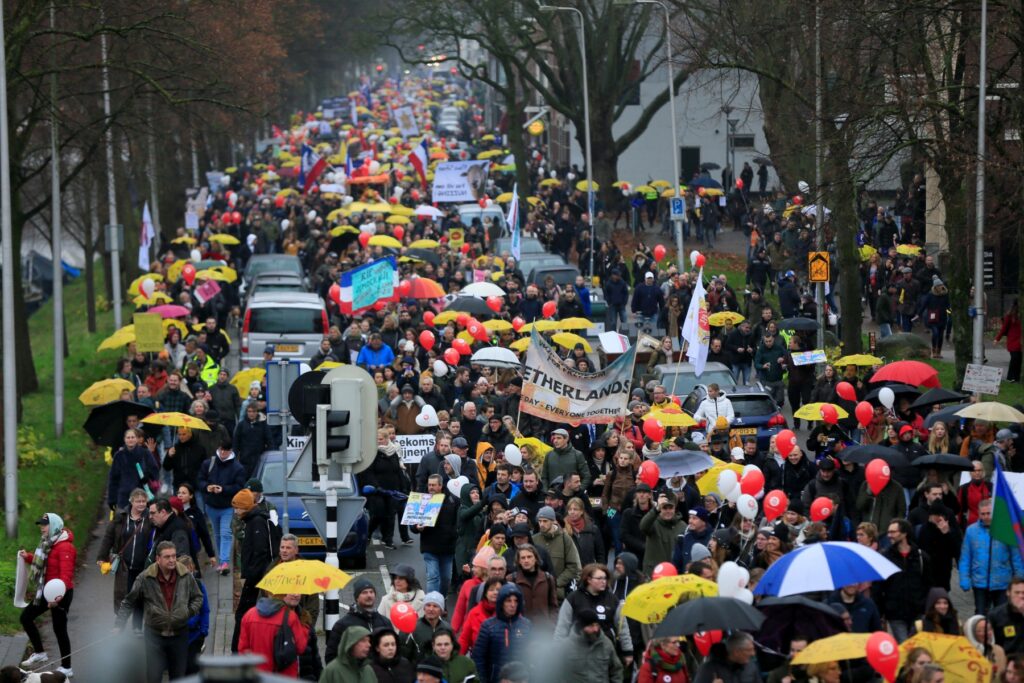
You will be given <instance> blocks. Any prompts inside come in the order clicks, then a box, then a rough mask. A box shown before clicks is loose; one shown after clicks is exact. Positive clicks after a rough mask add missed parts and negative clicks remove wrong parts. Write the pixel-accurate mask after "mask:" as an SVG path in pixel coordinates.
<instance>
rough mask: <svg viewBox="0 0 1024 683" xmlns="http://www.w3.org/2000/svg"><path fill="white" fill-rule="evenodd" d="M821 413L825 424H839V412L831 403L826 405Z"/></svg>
mask: <svg viewBox="0 0 1024 683" xmlns="http://www.w3.org/2000/svg"><path fill="white" fill-rule="evenodd" d="M818 412H820V413H821V419H822V420H824V421H825V424H830V425H834V424H836V423H837V422H839V411H838V410H836V407H835V406H834V405H832V404H831V403H826V404H825V405H823V406H822V407H821V409H820V410H819V411H818Z"/></svg>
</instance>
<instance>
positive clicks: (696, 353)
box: [682, 268, 711, 377]
mask: <svg viewBox="0 0 1024 683" xmlns="http://www.w3.org/2000/svg"><path fill="white" fill-rule="evenodd" d="M682 334H683V341H685V342H686V344H687V347H686V357H687V359H688V360H689V361H690V362H691V363H693V372H694V374H695V375H697V377H700V375H701V373H702V372H704V366H705V365H706V364H707V362H708V346H710V344H711V325H710V324H709V323H708V300H707V297H706V296H705V291H704V269H703V268H701V269H700V272H699V273H698V274H697V284H696V286H695V287H694V289H693V298H691V299H690V307H689V308H688V309H687V310H686V320H685V321H684V322H683V332H682Z"/></svg>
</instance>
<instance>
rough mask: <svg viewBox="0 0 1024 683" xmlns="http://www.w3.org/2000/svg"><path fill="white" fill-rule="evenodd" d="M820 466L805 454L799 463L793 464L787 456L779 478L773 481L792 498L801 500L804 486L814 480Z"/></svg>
mask: <svg viewBox="0 0 1024 683" xmlns="http://www.w3.org/2000/svg"><path fill="white" fill-rule="evenodd" d="M817 473H818V468H817V467H816V466H815V465H814V463H813V462H811V460H810V459H809V458H808V457H807V456H806V455H804V456H803V457H801V458H800V460H799V462H797V464H795V465H794V464H793V463H791V462H790V461H789V458H786V459H785V461H784V462H783V463H782V466H781V467H780V468H779V480H778V482H773V486H774V485H777V486H778V488H780V489H782V490H783V492H784V493H785V494H786V495H787V496H788V497H789V499H790V500H799V499H800V494H802V493H803V491H804V488H805V487H806V486H807V485H808V484H809V483H811V482H812V481H813V480H814V477H815V476H816V475H817Z"/></svg>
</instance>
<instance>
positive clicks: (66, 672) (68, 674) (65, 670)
mask: <svg viewBox="0 0 1024 683" xmlns="http://www.w3.org/2000/svg"><path fill="white" fill-rule="evenodd" d="M57 673H59V674H64V678H71V677H73V676H74V675H75V672H74V671H72V670H71V667H70V666H69V667H67V668H64V667H63V666H58V667H57Z"/></svg>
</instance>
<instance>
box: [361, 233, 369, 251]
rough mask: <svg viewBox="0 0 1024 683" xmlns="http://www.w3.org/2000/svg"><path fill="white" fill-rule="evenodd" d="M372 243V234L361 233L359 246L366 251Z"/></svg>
mask: <svg viewBox="0 0 1024 683" xmlns="http://www.w3.org/2000/svg"><path fill="white" fill-rule="evenodd" d="M369 243H370V233H368V232H361V233H359V246H361V247H362V248H363V249H366V245H367V244H369Z"/></svg>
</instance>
